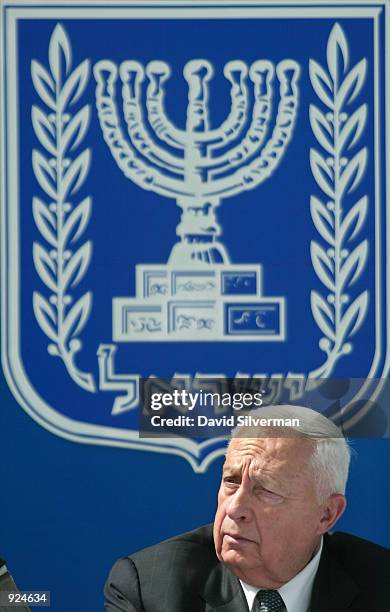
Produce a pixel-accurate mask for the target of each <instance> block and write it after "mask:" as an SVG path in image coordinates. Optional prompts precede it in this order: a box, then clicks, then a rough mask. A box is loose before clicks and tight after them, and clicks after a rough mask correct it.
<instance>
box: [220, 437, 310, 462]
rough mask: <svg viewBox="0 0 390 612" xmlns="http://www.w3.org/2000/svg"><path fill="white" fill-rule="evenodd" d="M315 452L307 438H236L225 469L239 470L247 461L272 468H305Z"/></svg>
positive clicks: (230, 447) (231, 445) (228, 454)
mask: <svg viewBox="0 0 390 612" xmlns="http://www.w3.org/2000/svg"><path fill="white" fill-rule="evenodd" d="M312 452H313V445H312V442H311V441H310V440H308V439H306V438H297V437H291V438H288V437H283V438H277V437H269V438H234V439H233V440H232V442H231V443H230V446H229V449H228V452H227V455H226V460H225V465H224V469H227V468H239V467H241V466H242V464H243V463H244V462H246V461H248V460H249V461H251V462H254V463H255V464H257V465H260V466H261V465H266V464H267V465H269V467H272V468H275V469H277V468H282V467H283V466H288V467H291V468H294V467H295V468H298V467H299V468H303V467H304V466H307V465H308V462H309V461H310V458H311V455H312Z"/></svg>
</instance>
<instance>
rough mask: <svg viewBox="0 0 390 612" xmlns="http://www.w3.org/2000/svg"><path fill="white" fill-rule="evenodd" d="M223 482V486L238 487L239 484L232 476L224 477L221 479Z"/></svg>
mask: <svg viewBox="0 0 390 612" xmlns="http://www.w3.org/2000/svg"><path fill="white" fill-rule="evenodd" d="M223 482H224V484H226V485H234V486H236V485H239V484H240V483H239V480H238V479H237V478H235V477H234V476H226V477H225V478H224V479H223Z"/></svg>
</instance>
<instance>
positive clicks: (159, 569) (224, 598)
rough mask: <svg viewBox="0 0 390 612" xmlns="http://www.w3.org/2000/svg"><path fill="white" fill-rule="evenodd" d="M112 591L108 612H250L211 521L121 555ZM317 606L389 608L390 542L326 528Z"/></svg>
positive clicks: (367, 611)
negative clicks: (388, 544)
mask: <svg viewBox="0 0 390 612" xmlns="http://www.w3.org/2000/svg"><path fill="white" fill-rule="evenodd" d="M105 597H106V609H107V611H109V612H114V611H115V612H118V611H119V610H120V611H121V612H141V611H142V612H212V611H213V612H248V606H247V603H246V599H245V595H244V593H243V591H242V588H241V585H240V583H239V581H238V579H237V578H236V577H235V576H234V575H233V574H232V573H231V572H230V571H229V570H228V569H227V568H226V567H225V566H224V565H223V564H222V563H220V562H219V561H218V559H217V557H216V555H215V551H214V543H213V537H212V525H207V526H205V527H201V528H200V529H196V530H195V531H190V532H189V533H185V534H183V535H179V536H176V537H174V538H172V539H170V540H167V541H166V542H162V543H161V544H157V545H156V546H151V547H150V548H146V549H144V550H141V551H140V552H137V553H135V554H134V555H131V556H130V557H125V558H123V559H120V560H119V561H117V562H116V563H115V565H114V566H113V568H112V570H111V572H110V575H109V577H108V580H107V583H106V586H105ZM310 609H311V611H312V612H336V611H337V612H343V611H346V610H355V611H356V610H360V612H373V611H376V612H377V611H381V612H385V611H386V612H389V611H390V550H388V549H386V548H382V547H381V546H377V545H376V544H373V543H371V542H368V541H367V540H362V539H361V538H356V537H354V536H351V535H347V534H345V533H335V534H333V535H328V534H327V535H325V537H324V546H323V549H322V554H321V560H320V565H319V568H318V572H317V575H316V578H315V582H314V586H313V593H312V599H311V607H310ZM302 612H306V611H302Z"/></svg>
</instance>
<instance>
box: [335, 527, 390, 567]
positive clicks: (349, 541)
mask: <svg viewBox="0 0 390 612" xmlns="http://www.w3.org/2000/svg"><path fill="white" fill-rule="evenodd" d="M326 546H327V547H328V549H329V551H330V553H331V554H332V555H334V556H335V557H336V558H337V560H338V561H339V562H340V563H341V564H342V565H343V566H345V567H346V568H348V569H349V571H351V569H353V570H354V571H355V573H357V574H359V575H360V576H361V578H362V579H364V578H365V579H367V578H368V577H369V576H370V575H372V576H375V577H376V579H378V577H380V576H381V575H383V576H384V577H385V575H387V579H388V568H389V566H390V549H388V548H385V547H384V546H380V545H379V544H375V543H374V542H370V541H369V540H365V539H363V538H359V537H357V536H353V535H350V534H348V533H342V532H340V531H339V532H336V533H333V534H328V536H327V538H326Z"/></svg>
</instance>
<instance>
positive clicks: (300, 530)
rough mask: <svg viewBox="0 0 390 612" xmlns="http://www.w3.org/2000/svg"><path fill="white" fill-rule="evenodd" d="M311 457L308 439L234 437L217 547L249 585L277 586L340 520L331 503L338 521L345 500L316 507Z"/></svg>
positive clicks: (225, 472) (219, 513) (218, 519)
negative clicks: (336, 510) (322, 535)
mask: <svg viewBox="0 0 390 612" xmlns="http://www.w3.org/2000/svg"><path fill="white" fill-rule="evenodd" d="M312 452H313V446H312V443H311V442H310V441H309V440H306V439H303V438H258V439H255V438H236V439H234V440H233V442H232V444H231V446H230V449H229V451H228V454H227V456H226V461H225V465H224V468H223V475H222V482H221V487H220V490H219V494H218V509H217V513H216V515H215V523H214V542H215V549H216V553H217V556H218V558H219V559H220V561H223V562H224V563H225V565H226V566H227V567H228V568H229V569H230V570H231V571H232V572H233V573H234V574H235V575H236V576H238V578H240V579H241V580H243V581H244V582H247V583H249V584H252V585H253V586H257V587H259V588H260V587H264V588H279V587H280V586H281V585H282V584H284V583H285V582H287V581H288V580H290V579H291V578H292V577H293V576H295V575H296V574H297V573H298V572H299V571H300V570H301V569H303V567H304V566H305V565H306V564H307V563H308V562H309V561H310V559H311V557H312V556H313V554H314V553H315V552H316V549H317V548H318V545H319V542H320V536H321V534H322V533H324V532H325V531H326V530H327V529H328V528H329V527H330V525H331V524H333V523H334V522H335V520H337V519H336V518H335V516H336V515H335V508H333V509H332V507H331V506H332V503H333V505H334V504H338V506H339V507H340V508H338V509H339V510H340V512H338V513H336V514H337V518H338V516H340V514H341V512H342V511H343V510H344V507H345V500H344V498H343V496H341V495H338V496H331V498H328V500H327V501H325V502H324V503H323V504H320V503H319V502H318V499H317V496H316V489H315V477H314V473H313V469H312V467H311V465H310V459H311V454H312ZM332 497H335V498H340V499H338V500H333V501H332ZM329 504H330V505H329ZM341 507H342V509H341ZM333 519H334V520H333Z"/></svg>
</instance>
